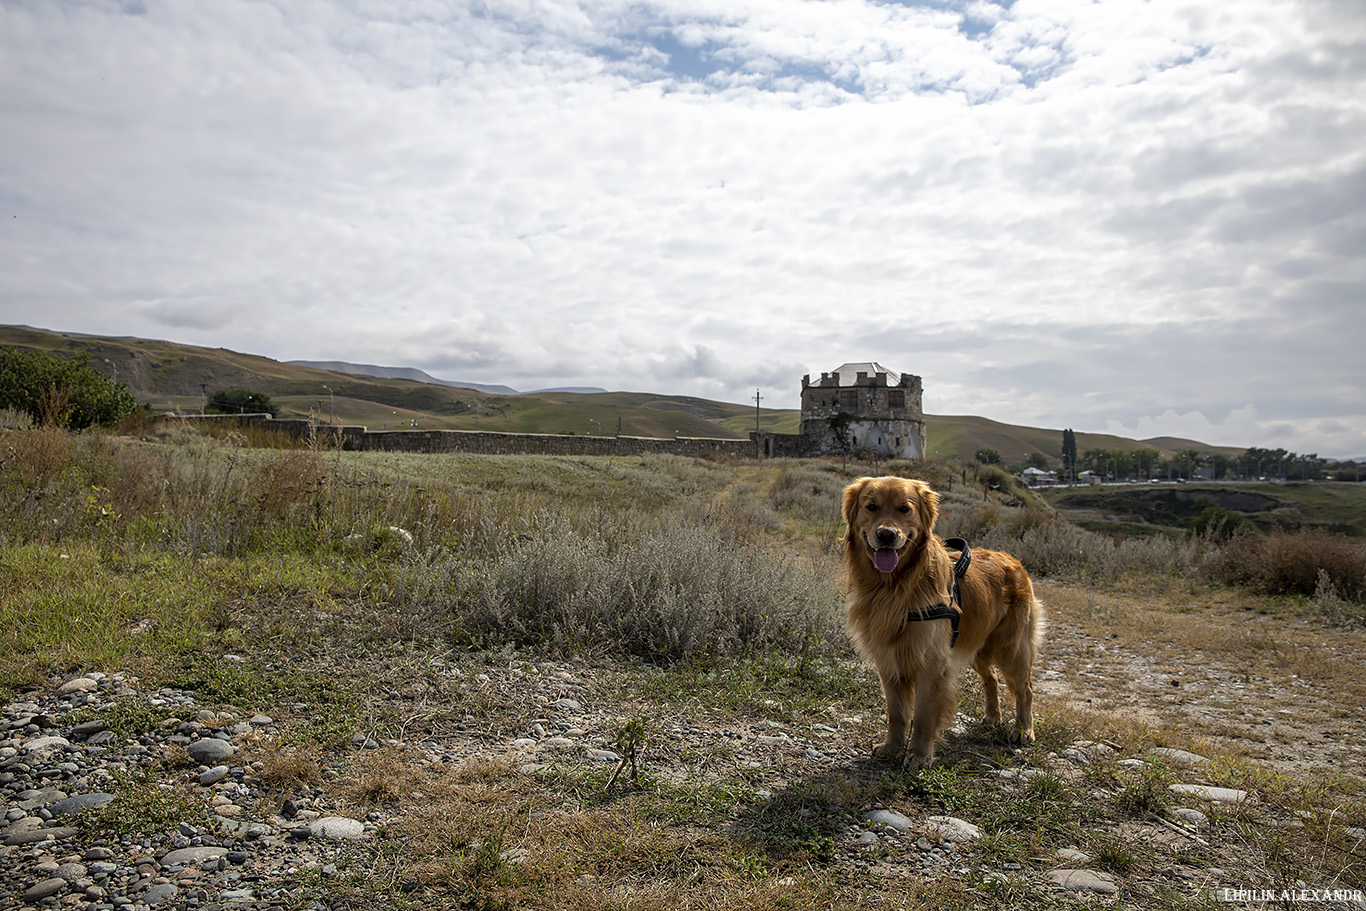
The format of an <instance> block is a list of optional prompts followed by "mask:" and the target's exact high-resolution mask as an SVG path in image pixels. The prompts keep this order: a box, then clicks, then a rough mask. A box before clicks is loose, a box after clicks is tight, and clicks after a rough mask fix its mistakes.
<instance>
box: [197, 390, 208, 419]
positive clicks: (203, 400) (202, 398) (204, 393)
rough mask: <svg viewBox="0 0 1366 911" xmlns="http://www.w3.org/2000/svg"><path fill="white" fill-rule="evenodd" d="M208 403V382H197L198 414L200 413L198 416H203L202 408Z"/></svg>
mask: <svg viewBox="0 0 1366 911" xmlns="http://www.w3.org/2000/svg"><path fill="white" fill-rule="evenodd" d="M208 404H209V384H208V383H200V384H199V415H200V417H203V416H204V409H205V407H207V406H208Z"/></svg>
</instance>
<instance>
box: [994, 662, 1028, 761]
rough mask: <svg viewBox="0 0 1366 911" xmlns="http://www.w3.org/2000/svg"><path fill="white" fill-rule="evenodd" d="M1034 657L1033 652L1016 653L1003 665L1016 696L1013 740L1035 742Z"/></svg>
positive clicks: (1002, 669) (1003, 671)
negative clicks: (1032, 668)
mask: <svg viewBox="0 0 1366 911" xmlns="http://www.w3.org/2000/svg"><path fill="white" fill-rule="evenodd" d="M1033 657H1034V656H1033V655H1032V654H1030V655H1016V656H1014V660H1011V661H1005V662H1003V663H1002V665H1001V672H1002V673H1003V674H1004V675H1005V678H1006V686H1008V687H1010V692H1011V695H1013V696H1014V697H1015V726H1014V728H1013V729H1012V730H1011V740H1013V741H1015V742H1016V743H1033V742H1034V678H1033V674H1032V673H1031V667H1030V666H1031V665H1032V664H1033Z"/></svg>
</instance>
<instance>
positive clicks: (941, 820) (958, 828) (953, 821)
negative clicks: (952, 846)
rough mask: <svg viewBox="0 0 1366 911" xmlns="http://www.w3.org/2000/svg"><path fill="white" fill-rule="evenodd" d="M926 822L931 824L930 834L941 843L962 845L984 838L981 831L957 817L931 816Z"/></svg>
mask: <svg viewBox="0 0 1366 911" xmlns="http://www.w3.org/2000/svg"><path fill="white" fill-rule="evenodd" d="M926 822H928V823H929V824H930V832H931V833H932V834H933V835H935V836H936V837H938V838H939V840H940V841H951V842H955V843H960V842H968V841H976V840H977V839H979V838H981V837H982V830H981V829H979V828H977V827H976V826H974V825H973V824H972V823H970V822H968V821H966V820H963V819H959V818H958V817H956V816H931V817H930V818H929V819H928V820H926Z"/></svg>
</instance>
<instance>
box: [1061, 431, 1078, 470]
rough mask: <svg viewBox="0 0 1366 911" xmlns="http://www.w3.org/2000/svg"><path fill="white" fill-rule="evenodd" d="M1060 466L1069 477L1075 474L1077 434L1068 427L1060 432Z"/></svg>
mask: <svg viewBox="0 0 1366 911" xmlns="http://www.w3.org/2000/svg"><path fill="white" fill-rule="evenodd" d="M1062 468H1063V471H1065V472H1067V474H1068V476H1069V477H1076V475H1077V435H1076V434H1075V433H1073V432H1072V429H1071V428H1070V427H1069V428H1068V429H1067V430H1064V431H1063V432H1062Z"/></svg>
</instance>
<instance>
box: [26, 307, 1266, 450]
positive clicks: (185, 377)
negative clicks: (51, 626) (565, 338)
mask: <svg viewBox="0 0 1366 911" xmlns="http://www.w3.org/2000/svg"><path fill="white" fill-rule="evenodd" d="M0 346H17V347H20V348H26V349H36V350H41V351H46V352H49V353H51V354H54V355H56V356H60V357H73V356H79V355H80V354H81V353H82V352H86V353H88V354H89V356H90V362H91V363H92V364H93V365H94V366H95V367H96V368H97V369H100V368H102V367H106V368H107V369H108V372H109V373H110V374H111V375H115V376H116V377H117V379H118V381H119V382H122V383H124V384H126V385H127V387H128V389H129V390H130V391H131V392H132V393H133V394H134V395H136V396H137V398H138V400H139V401H140V402H143V403H145V404H147V405H148V406H149V407H150V408H151V409H152V410H154V411H189V412H197V411H199V410H200V407H201V405H202V403H203V401H204V399H205V397H206V395H207V394H208V393H210V392H212V391H214V390H216V389H229V388H235V387H241V388H247V389H255V390H260V391H261V392H264V393H266V394H268V395H269V396H270V397H271V399H272V401H273V402H274V403H275V404H277V405H278V406H279V407H280V409H281V414H282V415H289V416H297V417H307V416H308V415H309V414H316V415H319V416H320V417H321V418H322V419H324V420H327V419H332V418H335V420H336V421H337V422H338V423H346V424H363V425H365V426H367V427H369V428H371V429H373V430H384V429H398V428H401V427H413V426H417V427H420V428H427V429H439V430H447V429H448V430H475V429H481V430H497V431H506V432H515V433H576V434H584V433H604V434H613V433H621V434H625V435H628V436H652V437H670V436H674V435H678V436H698V437H721V438H726V439H744V438H745V437H747V436H748V435H749V432H750V431H752V430H753V429H754V426H755V410H754V408H753V407H752V406H749V405H740V404H734V403H729V402H714V401H710V400H707V399H701V398H695V397H692V396H675V395H656V394H652V393H643V392H578V391H555V390H543V391H539V392H528V393H515V392H512V391H511V390H510V387H506V386H488V385H482V384H474V383H471V384H468V385H456V384H455V383H453V382H449V381H437V380H435V379H434V378H432V377H430V376H428V375H427V374H425V373H423V372H422V371H419V370H415V369H413V368H397V367H372V366H370V365H357V364H346V363H344V362H332V361H327V362H294V361H288V362H282V361H277V360H273V359H271V358H267V357H261V356H259V355H253V354H242V353H239V352H236V351H229V350H228V349H226V348H203V347H198V346H194V345H183V344H179V343H176V342H170V341H163V340H156V339H141V338H130V337H108V336H96V335H86V334H81V333H75V332H51V331H48V330H45V329H35V328H31V327H28V326H0ZM318 364H328V365H331V366H333V367H336V368H338V369H326V368H324V367H322V366H317V365H318ZM366 371H370V372H366ZM372 372H374V373H382V374H386V375H382V376H375V375H372ZM505 390H506V391H505ZM799 422H800V415H799V413H798V412H797V411H796V410H795V409H769V408H764V409H760V410H759V414H758V423H759V426H760V427H761V428H762V429H763V430H767V431H772V432H776V433H796V432H797V429H798V424H799ZM925 422H926V426H927V431H928V446H927V455H929V456H930V457H931V458H941V459H951V458H963V459H969V458H972V456H973V454H974V453H975V452H977V451H978V450H980V449H994V450H996V451H997V452H999V453H1000V454H1001V456H1002V457H1003V458H1004V459H1005V461H1006V462H1007V463H1016V462H1020V461H1023V460H1024V459H1025V458H1026V457H1027V456H1028V455H1029V454H1030V453H1033V452H1041V453H1043V454H1044V456H1046V457H1047V458H1049V459H1050V460H1051V461H1053V462H1057V461H1058V459H1059V454H1060V452H1061V448H1062V431H1061V430H1050V429H1046V428H1038V427H1021V426H1016V425H1013V424H1003V423H1000V422H998V421H992V420H989V419H987V418H981V417H972V416H968V415H926V418H925ZM1077 447H1078V449H1079V451H1082V452H1084V451H1086V450H1087V449H1094V448H1099V449H1112V448H1118V449H1128V450H1132V449H1139V448H1153V449H1157V450H1158V451H1160V452H1161V453H1162V454H1163V455H1164V456H1170V455H1171V454H1173V453H1174V452H1177V451H1179V450H1182V449H1195V450H1198V451H1201V452H1223V453H1226V454H1236V453H1238V452H1240V451H1241V450H1238V449H1231V448H1227V447H1214V446H1209V445H1206V444H1204V443H1200V442H1197V441H1194V440H1178V439H1172V438H1162V439H1158V440H1130V439H1126V438H1123V437H1116V436H1111V435H1108V434H1099V433H1085V432H1080V431H1079V432H1078V433H1077Z"/></svg>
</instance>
